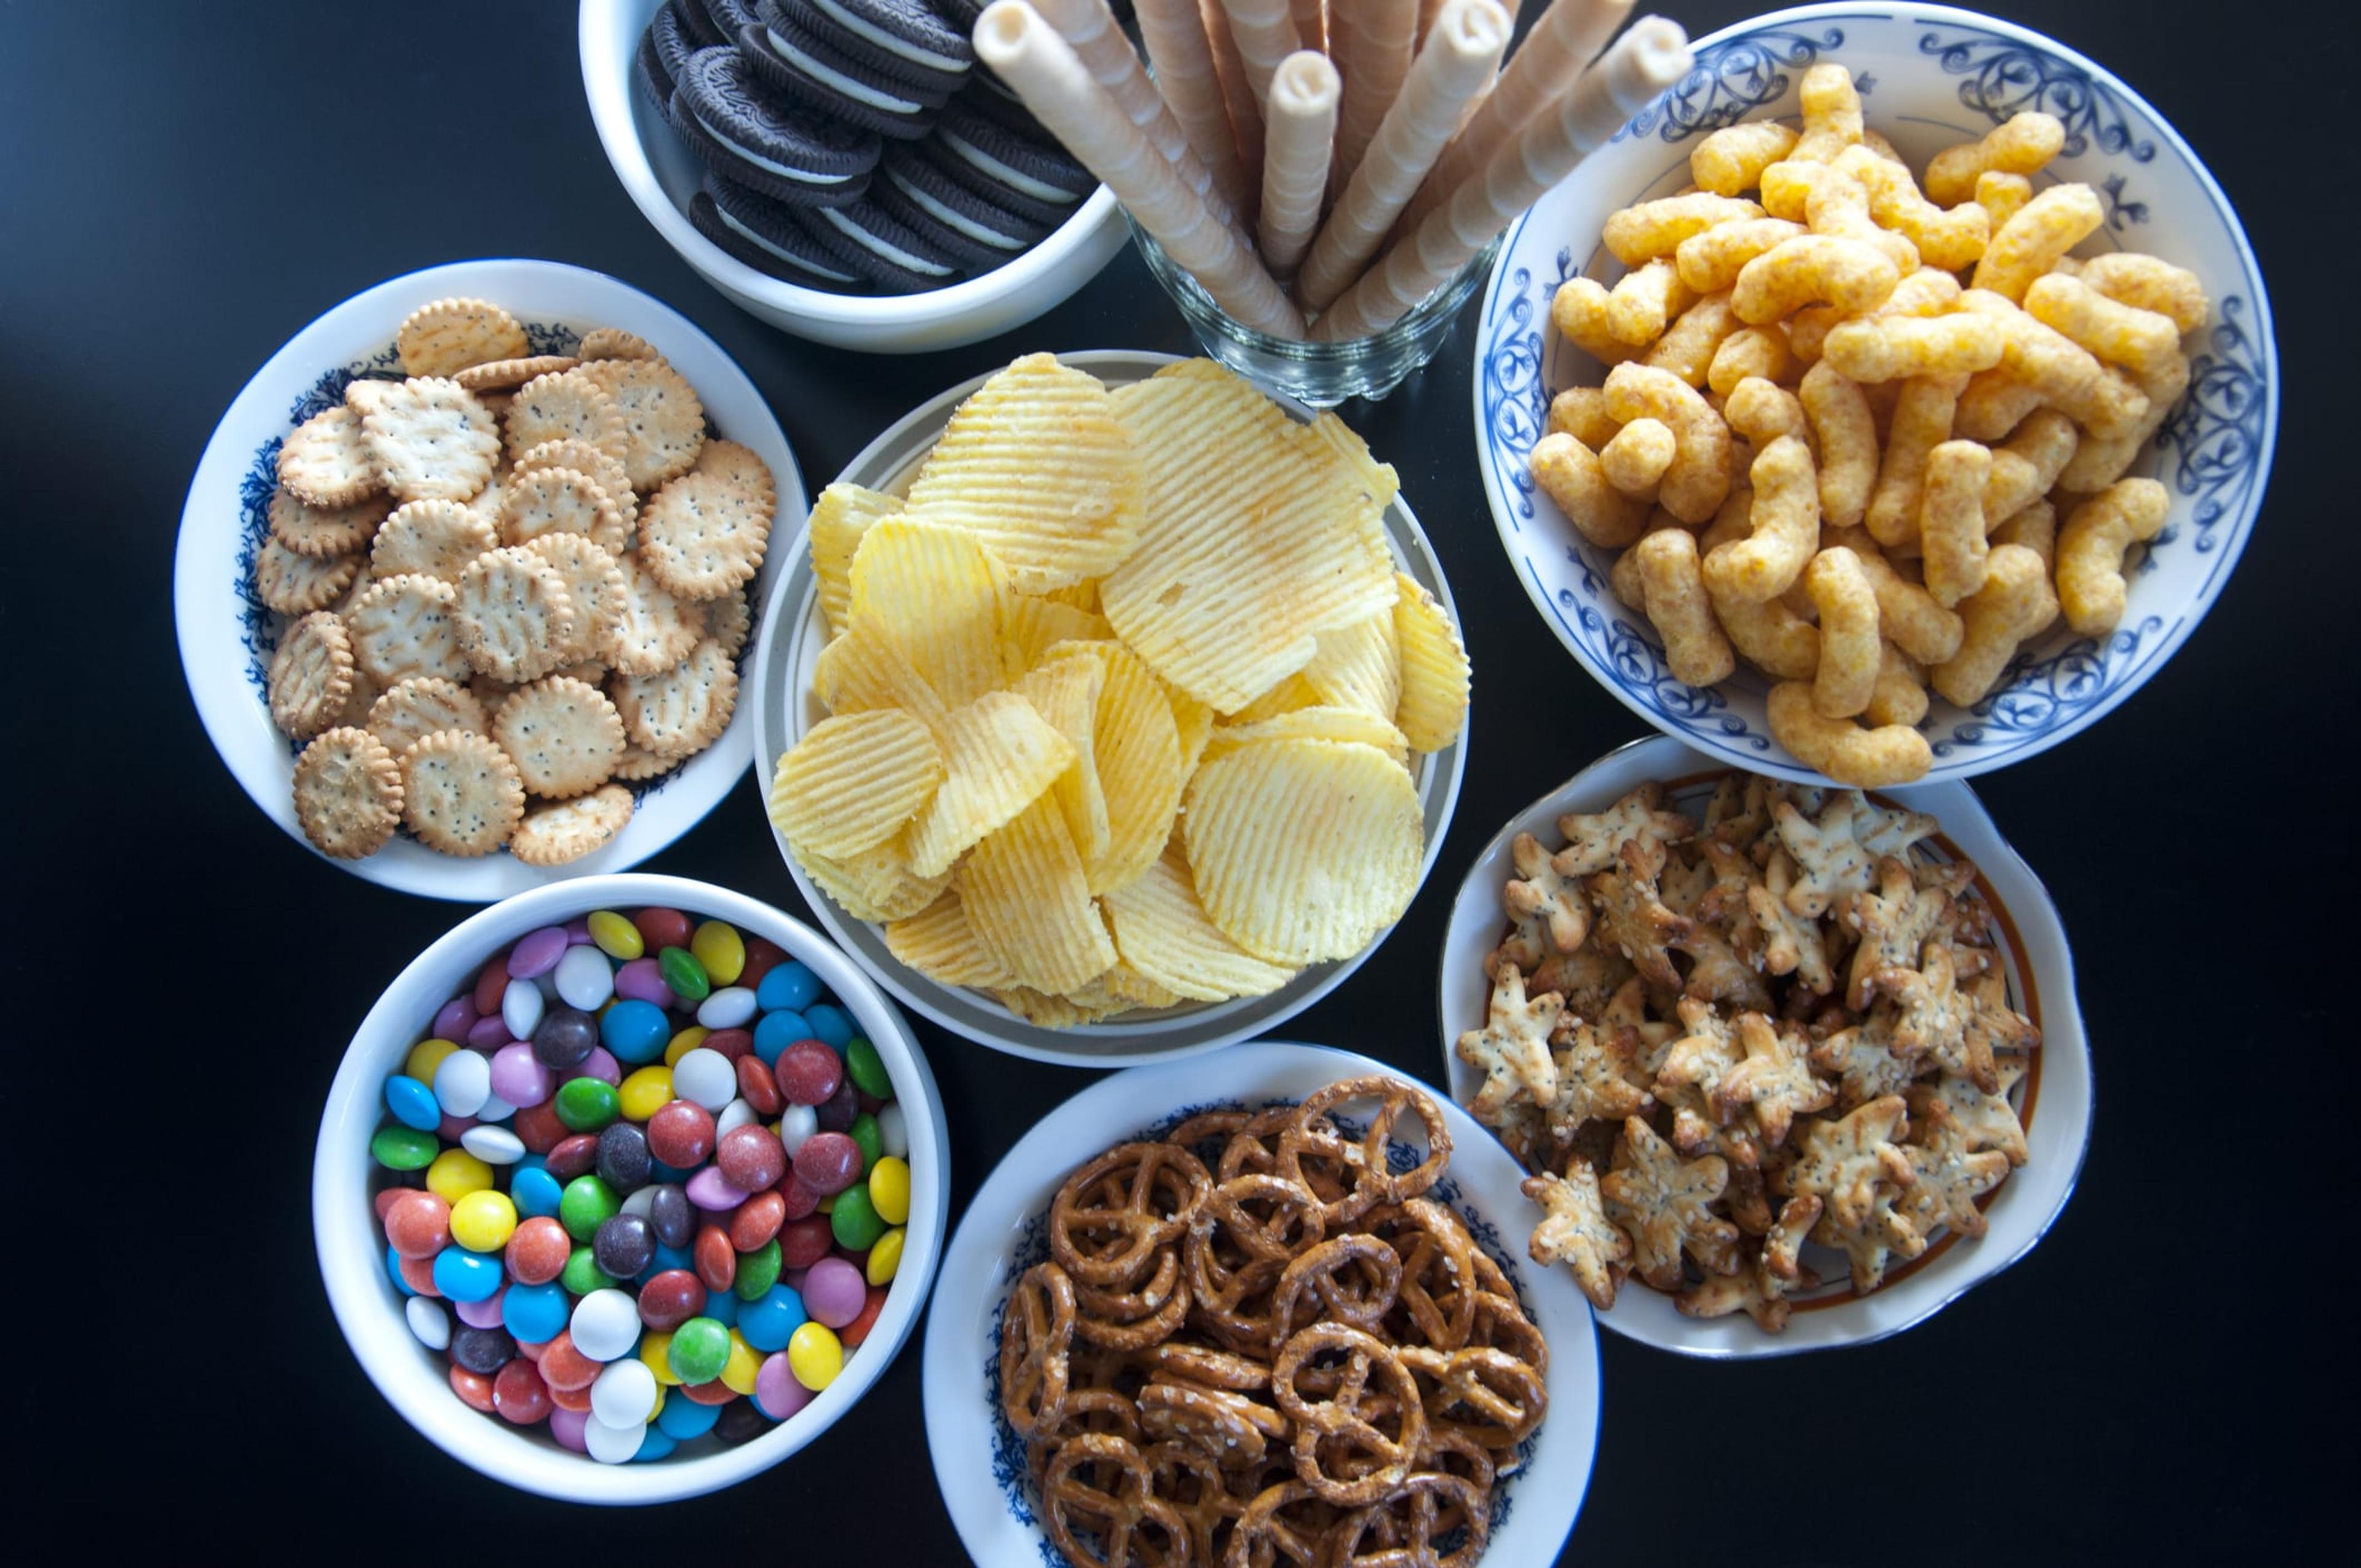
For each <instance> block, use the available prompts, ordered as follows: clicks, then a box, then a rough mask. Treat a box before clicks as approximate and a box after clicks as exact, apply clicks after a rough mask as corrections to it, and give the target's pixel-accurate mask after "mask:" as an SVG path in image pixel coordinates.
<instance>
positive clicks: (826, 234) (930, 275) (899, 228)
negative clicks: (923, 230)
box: [796, 199, 961, 294]
mask: <svg viewBox="0 0 2361 1568" xmlns="http://www.w3.org/2000/svg"><path fill="white" fill-rule="evenodd" d="M796 222H798V223H800V224H802V225H804V226H805V227H806V228H807V229H809V230H811V231H812V233H813V234H814V235H816V236H818V237H819V238H820V239H822V240H823V241H830V240H832V241H833V242H834V243H835V244H837V245H838V246H839V247H840V253H841V254H842V255H843V256H844V258H845V259H846V260H848V261H850V262H851V263H852V265H853V266H854V267H856V268H858V269H860V272H861V275H862V277H864V278H867V279H868V280H870V281H871V282H873V283H874V284H876V285H877V286H878V287H879V288H881V289H884V290H887V291H890V292H893V293H896V294H923V293H926V292H928V291H930V290H934V289H940V288H943V287H945V286H946V285H948V284H950V283H954V282H957V281H958V280H959V276H960V271H961V269H960V264H959V260H958V258H956V257H954V256H952V255H951V254H950V252H948V251H946V250H944V249H942V248H941V247H939V246H937V245H936V244H935V243H934V242H933V241H931V240H928V239H924V238H921V237H920V236H917V235H916V234H913V233H912V232H911V231H910V230H909V229H908V228H907V227H906V226H905V225H902V224H900V223H899V222H897V221H895V219H894V218H893V217H892V216H891V215H890V214H887V213H886V212H885V211H884V209H882V208H880V207H879V206H878V205H877V203H874V202H871V201H867V200H865V199H864V200H862V201H859V202H853V203H849V204H847V205H845V206H841V207H815V208H812V209H810V210H809V211H807V212H799V213H797V214H796Z"/></svg>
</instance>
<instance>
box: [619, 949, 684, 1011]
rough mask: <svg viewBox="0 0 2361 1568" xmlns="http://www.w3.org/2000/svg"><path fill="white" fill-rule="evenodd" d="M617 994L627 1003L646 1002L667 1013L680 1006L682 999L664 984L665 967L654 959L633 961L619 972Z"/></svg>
mask: <svg viewBox="0 0 2361 1568" xmlns="http://www.w3.org/2000/svg"><path fill="white" fill-rule="evenodd" d="M615 994H616V995H618V996H620V997H622V998H623V999H624V1000H625V1001H627V1002H644V1003H647V1004H648V1005H649V1006H651V1007H656V1008H661V1009H663V1010H664V1011H665V1012H670V1011H671V1010H672V1009H674V1008H675V1007H677V1006H679V1005H680V998H679V997H677V996H675V995H674V994H673V989H672V987H671V986H669V985H666V984H665V983H664V966H663V965H662V964H661V963H660V962H658V961H657V960H656V959H632V960H631V962H630V963H627V964H625V965H624V966H623V967H622V968H621V969H619V970H616V971H615Z"/></svg>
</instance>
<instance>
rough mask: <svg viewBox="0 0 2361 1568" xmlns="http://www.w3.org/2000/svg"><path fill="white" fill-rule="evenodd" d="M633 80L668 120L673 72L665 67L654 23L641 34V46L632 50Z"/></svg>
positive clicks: (657, 110) (670, 107)
mask: <svg viewBox="0 0 2361 1568" xmlns="http://www.w3.org/2000/svg"><path fill="white" fill-rule="evenodd" d="M631 81H632V83H633V84H634V85H636V86H637V87H638V88H639V90H640V92H641V93H642V95H643V96H645V97H646V99H647V101H648V102H649V103H651V104H654V105H655V108H656V113H658V114H660V115H663V116H664V118H665V119H666V120H667V121H669V120H670V119H671V118H672V72H671V71H667V70H665V69H664V56H663V54H662V53H661V52H659V51H658V50H657V49H656V30H655V27H654V25H653V23H651V24H650V25H649V27H648V30H647V31H646V32H644V33H642V34H641V35H640V47H639V48H638V49H633V50H632V51H631Z"/></svg>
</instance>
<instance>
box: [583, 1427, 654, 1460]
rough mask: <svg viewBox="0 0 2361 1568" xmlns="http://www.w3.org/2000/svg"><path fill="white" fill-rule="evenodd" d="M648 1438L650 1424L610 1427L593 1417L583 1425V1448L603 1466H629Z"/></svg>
mask: <svg viewBox="0 0 2361 1568" xmlns="http://www.w3.org/2000/svg"><path fill="white" fill-rule="evenodd" d="M647 1438H648V1424H647V1423H646V1422H645V1421H635V1422H633V1423H632V1424H631V1425H630V1426H627V1427H610V1426H609V1425H608V1424H607V1423H606V1422H605V1421H602V1420H599V1419H598V1417H596V1416H593V1417H591V1418H590V1419H589V1420H587V1421H585V1422H583V1423H582V1446H583V1447H584V1448H587V1449H588V1450H589V1451H590V1457H591V1458H593V1459H595V1460H597V1461H598V1463H599V1464H629V1463H630V1462H631V1456H632V1455H633V1454H635V1453H639V1451H640V1444H642V1442H646V1441H647Z"/></svg>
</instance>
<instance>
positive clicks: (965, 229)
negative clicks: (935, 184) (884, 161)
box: [885, 169, 1025, 250]
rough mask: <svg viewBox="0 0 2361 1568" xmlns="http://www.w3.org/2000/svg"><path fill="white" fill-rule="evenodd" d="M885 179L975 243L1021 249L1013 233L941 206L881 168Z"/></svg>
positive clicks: (926, 210)
mask: <svg viewBox="0 0 2361 1568" xmlns="http://www.w3.org/2000/svg"><path fill="white" fill-rule="evenodd" d="M885 178H886V179H888V180H891V181H894V186H895V189H896V190H898V191H900V192H902V194H904V195H905V196H907V197H908V198H910V201H911V203H913V204H914V205H916V206H917V208H918V209H919V210H920V211H921V212H924V213H926V214H928V215H930V216H932V217H933V218H934V219H935V220H936V221H937V222H939V223H943V224H948V225H950V226H951V227H952V228H955V229H957V230H959V232H960V233H961V234H963V235H965V236H968V238H970V239H972V240H974V241H976V242H977V243H978V244H980V245H988V246H990V247H993V248H994V250H1022V249H1024V248H1025V242H1024V241H1023V240H1021V239H1019V238H1017V237H1016V236H1015V235H1013V234H1002V233H1001V232H1000V231H999V230H997V229H994V228H987V227H986V226H985V225H983V224H980V223H978V222H976V221H975V220H974V219H973V218H971V217H969V216H968V215H967V214H965V213H962V212H961V211H959V210H958V209H957V208H955V207H949V206H945V205H944V204H943V203H940V202H939V201H937V200H935V198H934V197H932V196H929V195H928V194H927V192H925V191H923V190H921V189H920V188H919V187H917V186H916V185H913V184H912V183H910V181H907V180H905V179H904V178H902V176H901V175H899V174H896V173H895V171H894V170H890V169H889V170H886V171H885Z"/></svg>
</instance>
